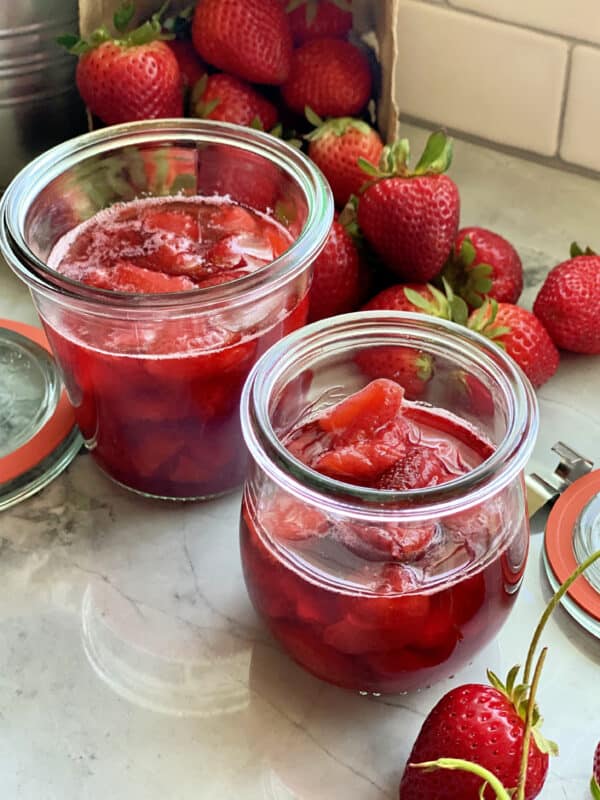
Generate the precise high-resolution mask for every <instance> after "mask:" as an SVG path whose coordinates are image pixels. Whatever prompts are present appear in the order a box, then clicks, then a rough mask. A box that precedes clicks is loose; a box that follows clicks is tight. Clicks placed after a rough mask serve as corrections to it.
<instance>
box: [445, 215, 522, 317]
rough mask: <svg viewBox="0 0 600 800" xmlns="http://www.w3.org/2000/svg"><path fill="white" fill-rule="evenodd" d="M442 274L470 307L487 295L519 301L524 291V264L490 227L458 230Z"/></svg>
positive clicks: (476, 305)
mask: <svg viewBox="0 0 600 800" xmlns="http://www.w3.org/2000/svg"><path fill="white" fill-rule="evenodd" d="M443 275H444V277H445V278H446V280H447V281H448V282H449V283H450V285H451V286H452V288H453V289H454V291H455V292H456V293H457V294H459V295H460V296H461V297H463V298H464V299H465V300H466V302H467V303H468V304H469V306H470V307H471V308H479V307H480V306H481V305H482V304H483V302H484V300H485V298H486V297H493V298H494V299H496V300H498V302H502V303H516V302H517V300H518V299H519V297H520V295H521V292H522V291H523V266H522V264H521V259H520V258H519V254H518V253H517V251H516V250H515V248H514V247H513V246H512V244H511V243H510V242H509V241H507V240H506V239H504V238H503V237H502V236H500V235H499V234H497V233H494V231H490V230H488V229H487V228H479V227H475V226H473V227H470V228H462V229H461V230H459V232H458V234H457V236H456V241H455V243H454V248H453V250H452V253H451V254H450V258H449V259H448V261H447V262H446V265H445V267H444V271H443Z"/></svg>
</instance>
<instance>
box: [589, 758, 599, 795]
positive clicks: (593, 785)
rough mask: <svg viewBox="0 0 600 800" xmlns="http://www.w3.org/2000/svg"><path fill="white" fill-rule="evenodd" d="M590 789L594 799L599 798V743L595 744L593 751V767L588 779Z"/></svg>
mask: <svg viewBox="0 0 600 800" xmlns="http://www.w3.org/2000/svg"><path fill="white" fill-rule="evenodd" d="M590 791H591V793H592V797H593V798H594V800H600V744H598V745H597V746H596V752H595V753H594V768H593V772H592V779H591V781H590Z"/></svg>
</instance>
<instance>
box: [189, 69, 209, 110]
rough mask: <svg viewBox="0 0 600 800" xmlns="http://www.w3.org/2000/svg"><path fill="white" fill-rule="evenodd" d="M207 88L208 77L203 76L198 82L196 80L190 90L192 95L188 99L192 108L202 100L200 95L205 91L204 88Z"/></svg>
mask: <svg viewBox="0 0 600 800" xmlns="http://www.w3.org/2000/svg"><path fill="white" fill-rule="evenodd" d="M207 86H208V75H203V76H202V77H201V78H200V80H197V81H196V83H195V84H194V87H193V89H192V95H191V97H190V101H191V105H192V106H194V105H196V103H198V102H199V101H200V100H201V99H202V95H203V94H204V92H205V91H206V87H207Z"/></svg>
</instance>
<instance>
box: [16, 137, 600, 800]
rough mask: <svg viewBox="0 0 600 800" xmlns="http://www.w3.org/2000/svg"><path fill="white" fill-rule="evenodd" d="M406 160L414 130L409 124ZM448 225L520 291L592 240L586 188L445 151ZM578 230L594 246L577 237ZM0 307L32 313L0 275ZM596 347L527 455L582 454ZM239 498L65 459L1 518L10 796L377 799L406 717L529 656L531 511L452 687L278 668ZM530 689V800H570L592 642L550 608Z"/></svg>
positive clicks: (594, 408)
mask: <svg viewBox="0 0 600 800" xmlns="http://www.w3.org/2000/svg"><path fill="white" fill-rule="evenodd" d="M407 130H408V133H409V134H410V135H411V138H412V139H413V143H414V144H413V147H414V151H415V152H416V151H417V150H418V146H419V144H420V142H421V141H422V140H423V138H424V135H425V134H424V132H423V131H421V130H418V129H413V128H407ZM452 175H453V177H454V178H455V180H456V181H457V182H458V184H459V186H460V189H461V194H462V200H463V212H462V222H463V224H482V225H488V226H490V227H493V228H494V229H495V230H497V231H498V232H500V233H502V234H504V235H505V236H507V237H508V238H509V239H511V241H513V243H514V244H515V245H516V246H517V248H518V249H519V251H520V252H521V254H522V257H523V261H524V263H525V266H526V270H527V272H526V274H527V279H526V283H527V288H526V291H525V295H524V302H525V303H526V304H528V303H531V301H532V300H533V298H534V297H535V293H536V289H537V287H538V286H539V283H540V282H541V280H542V279H543V276H544V275H545V273H546V271H547V270H548V268H549V267H551V266H553V265H554V264H555V263H558V261H559V260H562V259H563V258H564V257H565V256H566V252H567V248H568V245H569V243H570V242H571V241H572V240H573V239H578V240H580V242H581V243H582V244H587V243H588V242H589V243H590V244H592V245H593V244H595V245H596V246H600V241H599V240H598V237H599V236H600V234H599V233H598V227H597V221H598V219H599V218H600V192H598V188H597V185H596V183H595V182H594V181H592V180H590V179H588V178H584V177H581V176H576V175H570V174H566V173H561V172H558V171H554V170H550V169H548V168H547V167H543V166H541V165H538V164H533V163H528V162H525V161H522V160H520V159H517V158H515V157H512V156H507V155H503V154H498V153H494V152H492V151H489V150H487V149H485V148H481V147H478V146H475V145H472V144H466V143H462V142H461V143H457V147H456V156H455V163H454V166H453V171H452ZM593 237H595V242H594V241H593V240H592V238H593ZM0 316H6V317H8V316H10V317H11V318H13V319H20V320H23V321H29V322H33V321H35V319H36V318H35V312H34V310H33V307H32V305H31V302H30V300H29V297H28V295H27V293H26V291H25V290H24V289H23V288H22V287H21V286H20V285H19V284H18V283H17V281H16V279H15V278H14V277H13V276H12V274H10V273H9V272H8V270H7V269H6V268H5V267H4V266H2V265H0ZM599 395H600V358H590V357H587V358H586V357H576V356H565V357H564V359H563V361H562V363H561V366H560V369H559V372H558V373H557V375H556V376H555V377H554V378H553V379H552V380H551V381H550V382H549V383H547V384H546V385H545V386H544V387H543V388H542V389H541V391H540V392H539V400H540V407H541V432H540V437H539V440H538V444H537V447H536V450H535V454H534V457H533V462H534V464H535V466H536V468H542V469H546V471H550V470H551V469H552V468H553V467H554V463H555V459H554V456H553V455H552V454H551V453H550V447H551V445H552V444H553V443H554V442H555V441H556V440H558V439H562V440H563V441H565V442H567V443H568V444H570V445H571V446H573V447H574V448H575V449H577V450H579V451H580V452H582V453H583V454H585V455H587V456H588V457H589V458H591V459H593V460H595V461H596V462H597V463H598V462H600V415H599V413H598V399H597V398H598V396H599ZM238 509H239V495H237V494H234V495H230V496H229V497H226V498H222V499H220V500H216V501H212V502H209V503H206V504H203V505H200V504H197V505H181V506H177V505H172V504H160V503H157V502H152V501H147V500H144V499H142V498H139V497H137V496H133V495H130V494H128V493H127V492H125V491H123V490H121V489H119V488H118V487H116V486H114V485H113V484H112V483H110V482H109V481H108V480H107V479H106V478H104V477H103V475H101V474H100V472H99V471H98V470H97V469H96V467H95V466H94V464H93V463H92V461H91V459H90V458H89V457H88V456H86V455H80V456H78V458H77V459H76V461H75V462H74V463H73V465H72V466H71V467H70V468H69V469H68V470H67V472H66V473H64V474H63V475H62V476H61V477H60V478H58V479H57V480H55V481H54V482H53V483H52V484H51V485H50V486H49V487H47V488H46V489H45V490H44V491H43V492H41V493H40V494H38V495H37V496H35V497H33V498H31V499H30V500H28V501H26V502H23V503H21V504H20V505H18V506H16V507H15V508H13V509H11V510H9V511H6V512H4V513H3V514H0V796H1V797H2V798H6V800H103V798H105V797H110V798H111V800H164V798H169V799H170V800H197V798H203V799H204V798H206V800H229V799H230V798H236V799H239V800H337V799H338V798H339V800H395V798H397V787H398V783H399V779H400V776H401V773H402V770H403V767H404V763H405V760H406V757H407V755H408V752H409V750H410V747H411V745H412V742H413V740H414V738H415V736H416V733H417V731H418V729H419V727H420V725H421V723H422V721H423V718H424V716H425V715H426V713H427V712H428V711H429V709H430V708H431V707H432V705H433V704H434V703H435V702H436V701H437V700H438V698H439V697H440V696H441V695H442V694H443V693H444V692H446V691H447V690H448V689H449V688H450V687H451V686H454V685H457V684H459V683H463V682H465V681H481V680H483V679H484V677H485V668H486V667H487V666H489V667H492V668H493V669H494V670H495V671H496V672H498V673H499V674H505V673H506V671H507V670H508V668H509V667H510V666H511V665H512V664H513V663H517V662H519V661H522V659H523V658H524V656H525V652H526V649H527V643H528V640H529V638H530V635H531V632H532V630H533V627H534V625H535V621H536V620H537V618H538V617H539V615H540V613H541V611H542V609H543V606H544V604H545V602H546V601H547V599H548V597H549V595H550V589H549V587H548V585H547V582H546V579H545V576H544V571H543V566H542V563H541V557H540V552H541V544H542V536H541V531H542V530H543V523H544V519H543V514H542V515H541V516H540V515H538V516H537V517H536V519H535V524H534V526H533V530H532V548H531V555H530V559H529V564H528V568H527V573H526V578H525V583H524V586H523V589H522V591H521V593H520V596H519V598H518V600H517V604H516V608H515V610H514V611H513V613H512V615H511V617H510V619H509V621H508V622H507V624H506V626H505V628H504V629H503V631H502V632H501V634H500V635H499V637H498V638H497V640H496V641H495V642H494V643H493V644H492V645H490V646H489V647H488V648H486V650H485V651H484V652H482V653H481V654H480V655H479V656H478V657H477V659H476V660H475V661H474V662H473V663H472V664H471V665H469V666H468V667H467V668H466V669H464V670H462V671H461V672H459V673H458V674H457V675H456V676H455V677H454V678H453V679H452V680H450V681H446V682H445V683H442V684H439V685H437V686H435V687H433V688H432V689H429V690H427V691H423V692H420V693H415V694H412V695H408V696H404V697H380V698H366V697H360V696H358V695H356V696H355V695H353V694H350V693H348V692H345V691H342V690H338V689H336V688H334V687H331V686H328V685H326V684H324V683H321V682H319V681H318V680H316V679H314V678H312V677H311V676H310V675H307V674H306V673H304V672H303V671H302V670H301V669H300V668H298V667H296V666H295V665H294V664H293V663H292V662H291V661H290V660H289V659H288V658H287V657H286V656H285V655H284V654H283V653H282V651H281V650H280V649H279V647H278V646H277V645H276V644H275V643H274V642H273V640H272V639H271V638H270V637H269V635H268V634H267V632H266V630H265V628H264V627H263V626H262V625H261V623H260V622H259V621H258V619H257V617H256V615H255V614H254V612H253V610H252V608H251V606H250V603H249V600H248V597H247V595H246V591H245V588H244V584H243V580H242V575H241V567H240V561H239V556H238V545H237V518H238ZM544 639H545V641H546V642H547V643H548V644H549V647H550V653H549V656H548V659H547V663H546V668H545V674H544V676H543V679H542V686H541V688H540V692H539V700H540V705H541V708H542V712H543V714H544V717H545V720H546V721H545V732H546V735H548V736H549V737H550V738H552V739H555V740H557V741H558V742H559V744H560V746H561V755H560V756H559V757H558V758H556V759H554V760H553V761H552V764H551V768H550V775H549V778H548V781H547V783H546V786H545V788H544V791H543V793H542V797H543V798H544V800H564V799H565V798H567V800H584V799H585V798H588V790H587V783H588V780H589V774H590V769H591V761H592V754H593V750H594V747H595V744H596V742H597V741H598V740H599V739H600V692H598V691H597V688H598V675H599V666H600V642H598V641H597V640H595V639H593V638H592V637H591V636H589V635H588V634H586V633H585V632H584V631H583V630H582V629H581V628H579V627H578V626H577V624H576V623H574V622H573V621H571V619H570V618H569V617H568V616H567V615H566V613H565V612H563V611H562V610H559V611H558V612H557V613H556V614H555V616H554V618H553V619H552V620H551V621H550V623H549V625H548V628H547V633H546V635H545V637H544Z"/></svg>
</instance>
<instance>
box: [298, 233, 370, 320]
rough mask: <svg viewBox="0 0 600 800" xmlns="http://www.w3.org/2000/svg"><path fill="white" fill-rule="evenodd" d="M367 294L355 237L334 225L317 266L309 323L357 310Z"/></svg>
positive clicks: (312, 288) (310, 296) (318, 258)
mask: <svg viewBox="0 0 600 800" xmlns="http://www.w3.org/2000/svg"><path fill="white" fill-rule="evenodd" d="M363 291H364V272H363V267H362V265H361V262H360V258H359V255H358V250H357V249H356V245H355V244H354V242H353V240H352V237H351V236H350V234H348V233H347V232H346V230H345V228H344V227H343V225H341V224H340V223H339V222H334V223H333V225H332V226H331V230H330V231H329V236H328V237H327V241H326V242H325V247H324V248H323V250H322V251H321V254H320V255H319V256H318V257H317V259H316V260H315V263H314V272H313V279H312V284H311V287H310V295H309V299H310V306H309V312H308V319H309V322H316V320H319V319H325V317H333V316H335V315H336V314H345V313H346V312H349V311H355V310H356V309H357V308H358V305H359V303H360V301H361V298H362V296H363Z"/></svg>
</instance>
